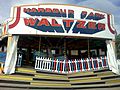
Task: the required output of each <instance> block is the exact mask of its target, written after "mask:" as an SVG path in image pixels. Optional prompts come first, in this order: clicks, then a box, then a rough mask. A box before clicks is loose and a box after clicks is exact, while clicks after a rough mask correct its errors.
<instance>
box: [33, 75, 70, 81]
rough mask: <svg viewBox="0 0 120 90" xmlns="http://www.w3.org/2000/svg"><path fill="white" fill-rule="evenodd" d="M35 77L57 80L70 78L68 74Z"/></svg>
mask: <svg viewBox="0 0 120 90" xmlns="http://www.w3.org/2000/svg"><path fill="white" fill-rule="evenodd" d="M34 78H43V79H55V80H68V78H67V77H66V76H57V75H56V76H55V75H51V76H49V75H35V77H34Z"/></svg>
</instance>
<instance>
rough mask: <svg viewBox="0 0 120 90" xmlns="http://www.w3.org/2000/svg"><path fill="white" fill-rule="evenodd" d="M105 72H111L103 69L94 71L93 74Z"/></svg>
mask: <svg viewBox="0 0 120 90" xmlns="http://www.w3.org/2000/svg"><path fill="white" fill-rule="evenodd" d="M106 71H111V70H109V68H104V69H99V70H94V71H93V72H94V73H100V72H106Z"/></svg>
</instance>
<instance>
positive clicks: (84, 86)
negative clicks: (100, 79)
mask: <svg viewBox="0 0 120 90" xmlns="http://www.w3.org/2000/svg"><path fill="white" fill-rule="evenodd" d="M71 87H72V88H73V89H92V88H94V89H97V88H110V87H120V83H117V84H95V85H94V84H93V85H72V86H71Z"/></svg>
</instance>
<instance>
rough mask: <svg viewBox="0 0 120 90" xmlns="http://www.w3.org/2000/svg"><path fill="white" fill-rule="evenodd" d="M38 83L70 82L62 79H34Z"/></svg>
mask: <svg viewBox="0 0 120 90" xmlns="http://www.w3.org/2000/svg"><path fill="white" fill-rule="evenodd" d="M33 80H36V81H53V82H58V81H59V82H69V80H62V79H48V78H33Z"/></svg>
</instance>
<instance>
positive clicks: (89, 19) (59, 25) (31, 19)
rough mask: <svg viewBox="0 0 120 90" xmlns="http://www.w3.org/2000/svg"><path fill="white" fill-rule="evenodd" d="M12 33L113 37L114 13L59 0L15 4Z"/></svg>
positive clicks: (11, 23)
mask: <svg viewBox="0 0 120 90" xmlns="http://www.w3.org/2000/svg"><path fill="white" fill-rule="evenodd" d="M8 24H9V25H8V27H9V29H8V33H10V34H30V35H59V36H80V37H96V38H107V39H114V36H115V29H114V27H113V25H114V22H113V16H112V15H110V14H107V13H105V12H101V11H96V10H94V9H90V8H85V7H79V6H73V5H60V4H38V5H22V6H16V7H13V8H12V10H11V20H10V21H9V23H8Z"/></svg>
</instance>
